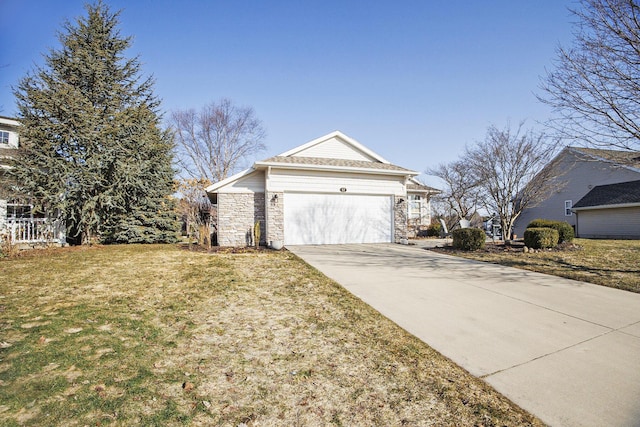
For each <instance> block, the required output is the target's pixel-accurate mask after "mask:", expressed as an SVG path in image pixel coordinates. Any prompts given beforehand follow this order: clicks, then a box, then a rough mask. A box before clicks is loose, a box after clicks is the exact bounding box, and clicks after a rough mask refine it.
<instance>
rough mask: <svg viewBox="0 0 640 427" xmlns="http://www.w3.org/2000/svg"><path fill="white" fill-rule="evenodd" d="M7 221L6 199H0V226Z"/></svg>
mask: <svg viewBox="0 0 640 427" xmlns="http://www.w3.org/2000/svg"><path fill="white" fill-rule="evenodd" d="M6 223H7V201H6V200H0V228H2V227H4V226H5V224H6Z"/></svg>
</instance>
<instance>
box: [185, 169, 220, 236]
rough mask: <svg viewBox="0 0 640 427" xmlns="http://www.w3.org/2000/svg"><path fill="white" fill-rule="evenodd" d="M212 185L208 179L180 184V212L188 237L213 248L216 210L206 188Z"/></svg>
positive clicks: (189, 180)
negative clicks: (212, 231)
mask: <svg viewBox="0 0 640 427" xmlns="http://www.w3.org/2000/svg"><path fill="white" fill-rule="evenodd" d="M209 185H211V182H210V181H209V180H207V179H183V180H181V181H180V182H179V183H178V193H180V201H179V203H178V212H179V214H180V215H181V216H182V220H183V222H184V225H185V226H186V232H187V236H189V238H193V239H195V240H196V241H197V242H198V244H200V245H202V246H211V244H212V243H214V242H212V239H211V234H212V233H211V226H212V225H214V224H212V220H213V217H214V216H215V208H214V206H213V205H212V204H211V202H210V201H209V198H208V197H207V194H206V192H205V190H204V189H205V188H206V187H207V186H209Z"/></svg>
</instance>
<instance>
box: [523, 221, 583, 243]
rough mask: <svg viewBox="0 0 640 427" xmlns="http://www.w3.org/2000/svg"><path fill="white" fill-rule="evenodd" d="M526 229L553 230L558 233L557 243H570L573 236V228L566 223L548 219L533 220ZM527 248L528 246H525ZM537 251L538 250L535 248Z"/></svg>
mask: <svg viewBox="0 0 640 427" xmlns="http://www.w3.org/2000/svg"><path fill="white" fill-rule="evenodd" d="M527 228H553V229H554V230H556V231H557V232H558V242H559V243H562V242H572V241H573V238H574V237H575V236H574V233H573V227H571V225H570V224H569V223H568V222H566V221H552V220H550V219H534V220H533V221H531V222H530V223H529V225H527ZM527 246H528V245H527ZM536 249H539V248H536Z"/></svg>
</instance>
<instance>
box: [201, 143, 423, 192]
mask: <svg viewBox="0 0 640 427" xmlns="http://www.w3.org/2000/svg"><path fill="white" fill-rule="evenodd" d="M323 145H325V147H323ZM336 153H337V154H336ZM269 167H276V168H280V169H298V170H316V171H330V172H355V173H358V172H359V173H372V174H377V175H396V176H409V177H413V176H416V175H419V172H416V171H412V170H410V169H405V168H403V167H400V166H396V165H393V164H391V163H389V161H387V160H386V159H384V158H383V157H382V156H380V155H379V154H377V153H375V152H374V151H372V150H370V149H368V148H367V147H365V146H364V145H362V144H360V143H359V142H358V141H356V140H355V139H353V138H350V137H348V136H347V135H345V134H343V133H342V132H340V131H335V132H331V133H329V134H327V135H325V136H322V137H320V138H317V139H314V140H313V141H310V142H307V143H305V144H302V145H300V146H298V147H296V148H293V149H291V150H288V151H285V152H284V153H282V154H279V155H277V156H274V157H269V158H268V159H265V160H261V161H257V162H255V163H254V164H253V166H252V167H250V168H248V169H245V170H243V171H241V172H239V173H237V174H235V175H233V176H230V177H229V178H227V179H224V180H222V181H219V182H216V183H214V184H212V185H210V186H209V187H207V188H206V189H205V191H207V192H208V193H214V192H216V191H218V190H219V189H220V188H222V187H225V186H226V185H228V184H231V183H233V182H235V181H237V180H239V179H241V178H242V177H244V176H246V175H249V174H251V173H253V172H254V171H256V170H260V169H267V168H269Z"/></svg>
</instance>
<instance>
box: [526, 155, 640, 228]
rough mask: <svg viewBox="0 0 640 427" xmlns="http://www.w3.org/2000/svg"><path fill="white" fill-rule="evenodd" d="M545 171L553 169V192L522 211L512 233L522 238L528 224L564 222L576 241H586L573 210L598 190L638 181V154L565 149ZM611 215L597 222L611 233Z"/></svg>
mask: <svg viewBox="0 0 640 427" xmlns="http://www.w3.org/2000/svg"><path fill="white" fill-rule="evenodd" d="M547 168H553V175H554V176H555V178H554V179H555V180H556V182H557V187H556V188H557V189H556V190H555V191H554V192H553V193H552V194H549V196H548V197H547V198H546V199H545V200H543V201H542V202H541V203H539V204H538V205H537V206H535V207H530V208H527V209H525V210H524V212H523V213H522V215H521V216H520V217H519V218H518V220H517V221H516V223H515V227H514V233H515V234H517V235H518V236H522V235H523V234H524V230H525V228H526V226H527V224H529V222H531V221H532V220H534V219H536V218H544V219H552V220H558V221H567V222H568V223H569V224H571V225H572V226H573V227H574V229H576V235H577V236H578V237H587V236H582V235H581V233H582V231H581V230H580V229H578V228H579V227H578V222H577V218H578V215H580V214H578V215H576V213H575V212H574V209H573V208H574V206H575V205H576V204H577V203H578V202H579V201H580V200H581V199H582V198H583V197H585V196H586V195H587V194H588V193H589V192H590V191H592V190H593V189H594V188H596V187H598V186H607V185H609V184H620V183H623V182H629V181H637V180H640V152H637V151H618V150H599V149H593V148H578V147H567V148H565V149H564V150H562V151H561V152H560V154H558V155H557V156H556V157H555V159H553V160H552V161H551V162H550V163H549V165H547ZM611 212H613V211H608V212H607V213H605V212H602V213H600V218H601V219H603V220H606V221H605V223H606V224H607V225H606V226H607V227H609V228H612V229H613V227H615V225H614V221H616V220H615V219H614V217H611V219H607V216H608V215H609V214H610V213H611ZM583 218H584V217H583ZM613 234H617V232H615V233H613ZM613 234H612V235H613Z"/></svg>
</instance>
